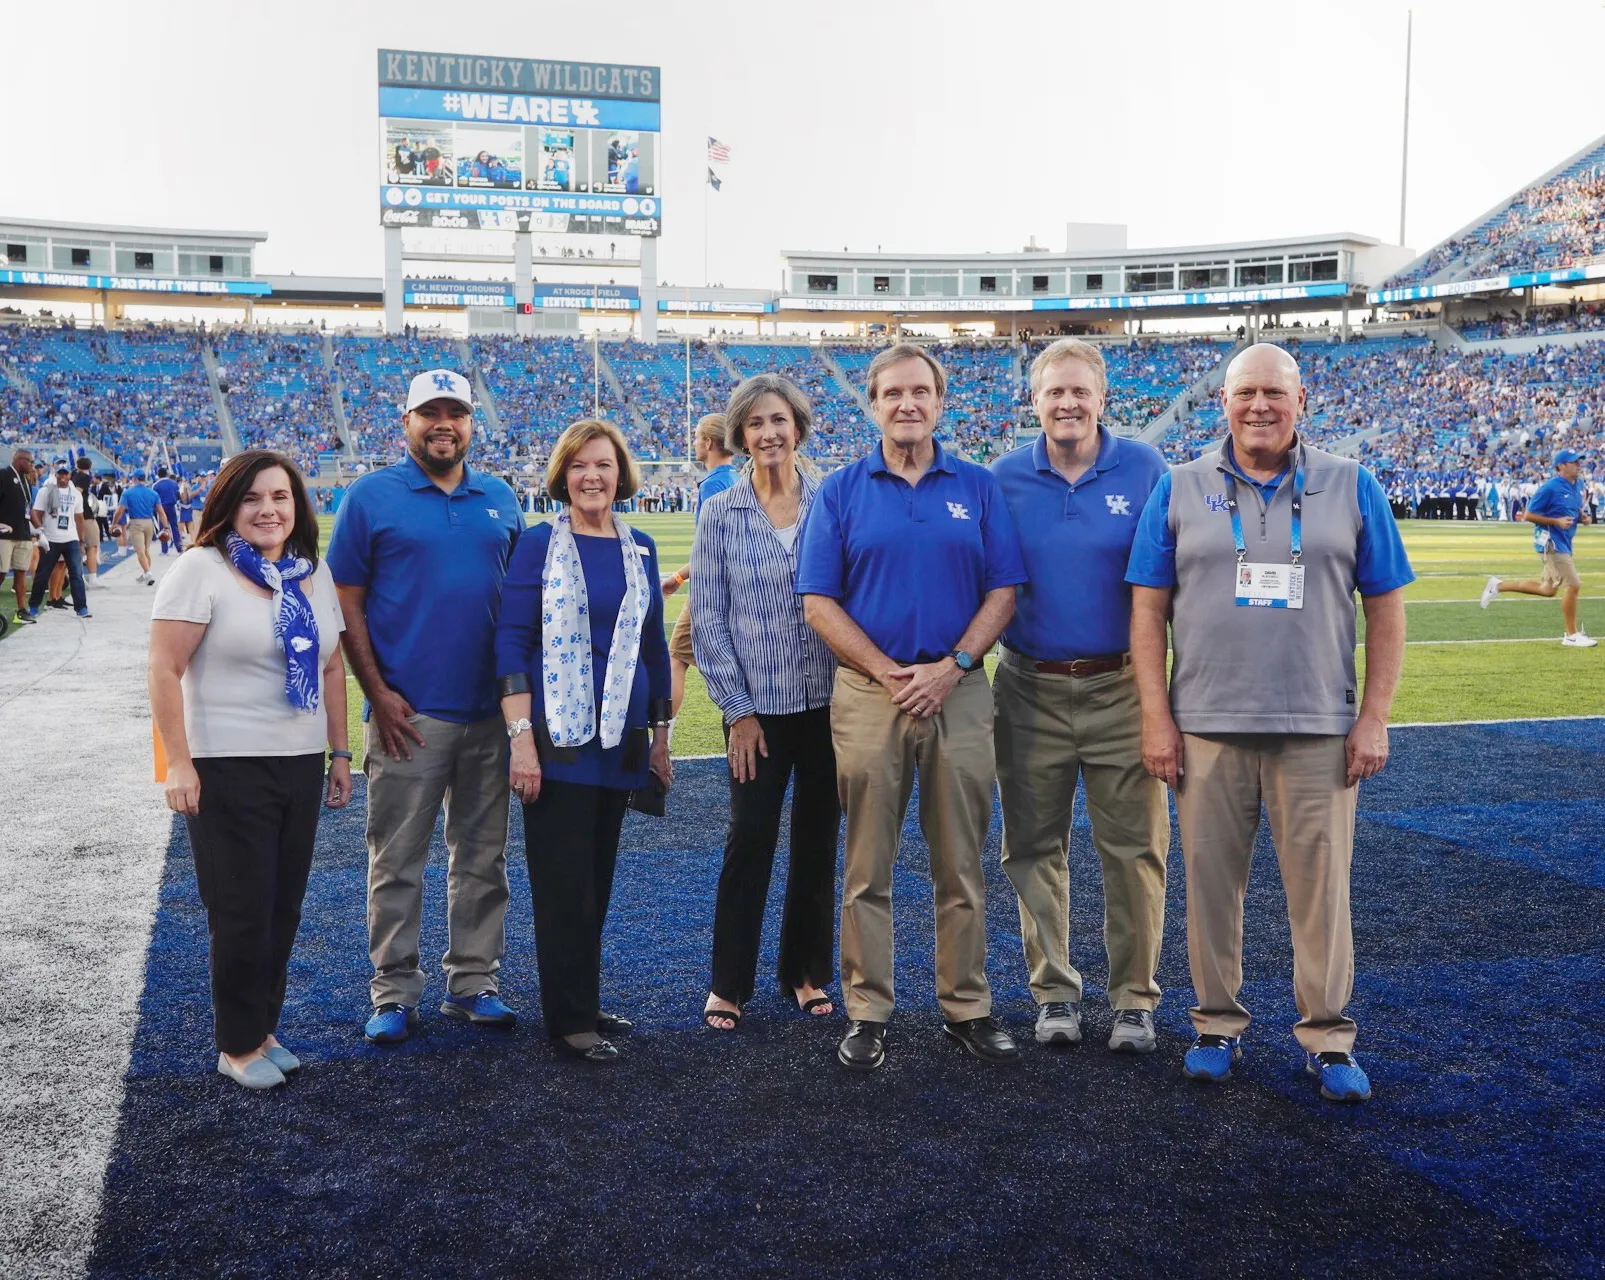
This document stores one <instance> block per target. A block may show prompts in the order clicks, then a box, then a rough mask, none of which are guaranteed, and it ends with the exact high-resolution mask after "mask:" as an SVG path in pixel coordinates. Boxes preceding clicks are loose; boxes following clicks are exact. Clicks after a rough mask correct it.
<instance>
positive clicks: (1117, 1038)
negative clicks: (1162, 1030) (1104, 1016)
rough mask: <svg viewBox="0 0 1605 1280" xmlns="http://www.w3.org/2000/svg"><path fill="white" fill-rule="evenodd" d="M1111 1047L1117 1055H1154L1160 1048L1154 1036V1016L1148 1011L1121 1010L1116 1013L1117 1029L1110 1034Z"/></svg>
mask: <svg viewBox="0 0 1605 1280" xmlns="http://www.w3.org/2000/svg"><path fill="white" fill-rule="evenodd" d="M1109 1047H1110V1048H1111V1049H1113V1050H1114V1051H1115V1052H1116V1053H1152V1052H1153V1051H1154V1050H1155V1049H1157V1048H1158V1047H1159V1038H1158V1037H1157V1036H1156V1035H1154V1015H1153V1014H1152V1013H1150V1012H1149V1011H1148V1010H1147V1009H1120V1010H1117V1011H1116V1013H1115V1029H1114V1030H1113V1031H1111V1032H1110V1033H1109Z"/></svg>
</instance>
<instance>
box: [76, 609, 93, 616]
mask: <svg viewBox="0 0 1605 1280" xmlns="http://www.w3.org/2000/svg"><path fill="white" fill-rule="evenodd" d="M78 616H79V617H80V618H93V617H94V616H95V615H94V614H92V613H90V612H89V610H88V609H79V610H78Z"/></svg>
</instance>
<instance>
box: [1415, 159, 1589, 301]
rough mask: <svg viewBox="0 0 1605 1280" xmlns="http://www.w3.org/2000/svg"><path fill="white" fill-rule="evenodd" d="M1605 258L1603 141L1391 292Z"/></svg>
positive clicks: (1433, 256)
mask: <svg viewBox="0 0 1605 1280" xmlns="http://www.w3.org/2000/svg"><path fill="white" fill-rule="evenodd" d="M1602 254H1605V142H1601V144H1600V145H1599V146H1597V147H1595V148H1594V149H1593V150H1591V151H1589V152H1588V153H1587V154H1586V155H1584V156H1582V157H1581V158H1579V159H1578V160H1575V161H1573V162H1572V163H1571V164H1570V165H1568V166H1567V167H1566V169H1565V170H1564V171H1563V172H1561V173H1558V174H1556V175H1555V176H1554V177H1552V178H1550V179H1549V180H1548V181H1546V182H1540V183H1536V184H1534V185H1533V186H1530V187H1528V188H1527V189H1526V190H1524V191H1522V192H1520V193H1518V194H1517V195H1516V196H1515V197H1513V198H1512V199H1511V200H1510V201H1509V202H1508V203H1507V204H1505V205H1503V206H1502V207H1501V208H1499V209H1498V210H1496V211H1495V212H1494V213H1493V214H1491V215H1490V216H1489V217H1488V218H1486V219H1485V220H1484V221H1483V222H1482V223H1481V224H1480V225H1479V226H1477V227H1475V228H1473V229H1472V230H1471V231H1468V232H1467V233H1466V234H1464V235H1462V236H1457V237H1455V238H1454V239H1451V240H1446V241H1444V242H1443V243H1442V244H1440V245H1438V246H1436V247H1435V248H1433V249H1432V250H1431V251H1429V252H1428V253H1427V254H1426V255H1424V256H1423V257H1421V258H1419V259H1417V261H1416V262H1414V263H1413V264H1411V265H1410V266H1408V267H1406V268H1405V269H1404V270H1403V271H1401V272H1399V273H1398V274H1397V275H1395V276H1394V277H1393V278H1392V279H1391V280H1389V281H1388V286H1389V287H1397V286H1400V285H1411V284H1429V283H1430V284H1439V283H1448V282H1451V281H1455V280H1473V279H1479V278H1482V277H1486V276H1497V275H1503V274H1506V273H1508V272H1513V271H1545V270H1552V269H1554V268H1557V267H1570V266H1575V265H1576V264H1578V263H1582V262H1588V261H1589V260H1591V259H1593V258H1597V257H1599V256H1601V255H1602Z"/></svg>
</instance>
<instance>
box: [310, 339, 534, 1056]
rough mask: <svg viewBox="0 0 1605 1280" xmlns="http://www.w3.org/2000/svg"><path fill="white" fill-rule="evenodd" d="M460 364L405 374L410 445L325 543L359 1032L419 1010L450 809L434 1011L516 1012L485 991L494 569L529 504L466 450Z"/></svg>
mask: <svg viewBox="0 0 1605 1280" xmlns="http://www.w3.org/2000/svg"><path fill="white" fill-rule="evenodd" d="M473 415H474V402H473V394H472V389H471V387H470V386H469V383H468V380H467V379H466V378H464V377H463V376H462V375H461V374H458V373H454V372H452V371H451V370H448V369H433V370H430V371H428V372H426V373H420V374H419V375H418V376H417V377H415V378H414V379H413V380H412V383H411V386H410V387H409V389H408V392H407V402H406V407H405V411H404V413H403V417H402V430H403V432H404V434H405V436H406V443H407V456H406V457H405V458H403V459H402V460H401V461H400V462H398V463H396V464H395V465H394V466H391V467H386V468H384V469H383V470H381V471H375V472H371V473H370V474H368V475H366V476H363V477H362V478H361V479H359V480H358V481H357V482H356V483H355V484H354V485H352V486H351V489H350V492H349V493H347V495H346V499H345V501H344V502H343V503H342V504H341V507H340V514H339V517H338V518H337V519H336V521H335V526H334V534H333V537H332V538H331V540H330V543H329V568H330V570H331V572H332V573H333V575H334V581H335V586H336V589H337V590H338V591H339V594H340V605H341V608H342V609H343V610H344V611H345V614H346V627H347V630H346V633H345V646H346V655H347V657H348V659H349V660H350V662H351V667H352V670H353V671H354V672H355V673H356V676H357V679H358V681H359V682H360V683H361V684H362V688H363V692H364V693H366V694H367V700H368V709H367V721H368V729H367V744H366V745H367V766H366V768H367V774H368V831H367V838H368V951H369V956H370V958H371V960H372V962H373V980H372V982H371V983H370V987H369V993H370V996H371V998H372V1001H373V1006H374V1011H373V1015H372V1016H371V1017H370V1018H369V1020H368V1023H367V1026H366V1028H365V1034H366V1035H367V1037H368V1039H369V1040H372V1041H374V1042H376V1043H393V1042H395V1041H398V1040H404V1039H406V1037H407V1034H408V1030H409V1028H410V1027H412V1026H413V1025H415V1024H416V1022H417V1019H418V1012H417V1011H418V1005H419V1002H420V1000H421V999H422V997H423V992H424V985H425V978H424V973H423V970H422V968H421V967H420V964H419V955H418V952H419V941H418V938H419V930H420V926H421V923H422V917H423V881H424V867H425V865H426V864H427V863H428V861H429V842H430V839H431V838H432V836H433V834H434V830H435V820H436V818H437V816H438V815H439V814H440V812H441V810H442V808H444V810H445V815H446V847H447V849H448V851H449V853H450V862H449V864H448V868H447V872H446V898H447V931H448V945H447V950H446V954H445V957H444V960H443V965H444V968H445V971H446V986H447V994H446V998H445V1000H444V1001H443V1002H442V1004H441V1006H440V1011H441V1012H442V1013H443V1014H446V1015H447V1016H448V1017H452V1018H455V1019H458V1020H460V1021H466V1022H473V1023H478V1024H482V1025H491V1026H510V1025H511V1024H512V1023H513V1022H514V1020H515V1018H514V1014H513V1012H512V1010H511V1009H509V1008H508V1007H507V1006H506V1005H505V1004H504V1003H503V1002H502V1001H501V999H500V997H499V996H498V995H497V982H498V978H497V973H498V970H499V969H500V967H501V960H502V954H503V951H504V949H505V934H504V928H503V926H504V921H505V917H506V914H507V897H508V890H507V808H508V783H507V737H506V729H505V727H504V725H503V722H502V717H501V711H500V707H499V705H498V703H497V696H496V659H495V629H496V616H497V613H498V609H499V606H500V603H501V589H502V579H503V577H504V576H505V575H506V572H507V562H508V560H509V558H510V557H511V555H512V549H513V544H514V543H515V542H516V540H517V538H518V535H519V533H520V532H521V531H522V529H523V525H524V522H523V518H522V516H521V515H520V513H519V508H518V501H517V498H516V497H515V496H514V494H513V491H512V489H511V488H510V487H509V486H508V485H507V483H506V482H505V481H503V480H500V479H498V478H496V477H495V476H492V475H488V474H486V473H484V472H482V471H476V470H474V469H473V468H472V467H470V466H468V464H467V462H466V461H465V459H466V457H467V455H468V450H469V445H470V443H471V442H472V440H473Z"/></svg>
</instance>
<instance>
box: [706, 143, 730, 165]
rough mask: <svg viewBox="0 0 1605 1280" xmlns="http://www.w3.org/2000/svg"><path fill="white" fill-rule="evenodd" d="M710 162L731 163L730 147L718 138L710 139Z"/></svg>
mask: <svg viewBox="0 0 1605 1280" xmlns="http://www.w3.org/2000/svg"><path fill="white" fill-rule="evenodd" d="M708 162H709V163H710V164H729V163H730V148H729V147H727V146H725V144H724V143H722V142H720V141H719V139H717V138H709V139H708Z"/></svg>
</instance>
